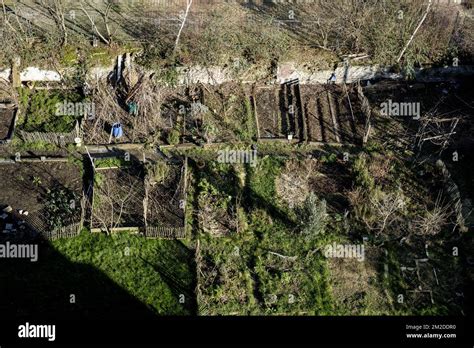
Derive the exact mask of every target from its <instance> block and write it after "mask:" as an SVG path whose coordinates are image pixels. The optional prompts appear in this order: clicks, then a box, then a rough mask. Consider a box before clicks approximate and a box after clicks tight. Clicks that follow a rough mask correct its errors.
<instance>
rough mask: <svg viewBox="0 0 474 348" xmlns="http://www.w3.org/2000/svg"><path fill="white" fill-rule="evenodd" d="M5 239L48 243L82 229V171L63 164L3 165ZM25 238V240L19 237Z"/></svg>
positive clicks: (2, 195) (2, 187) (0, 168)
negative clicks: (39, 238)
mask: <svg viewBox="0 0 474 348" xmlns="http://www.w3.org/2000/svg"><path fill="white" fill-rule="evenodd" d="M0 170H1V175H2V180H1V182H0V186H1V188H0V192H1V194H0V204H1V205H2V209H3V215H2V227H1V229H2V237H12V238H17V237H18V236H19V235H18V233H19V234H20V235H23V237H25V238H34V237H35V236H38V235H40V236H42V237H43V238H46V239H56V238H60V237H68V236H75V235H77V234H79V232H80V230H81V229H82V222H83V208H82V207H83V198H82V197H83V190H82V176H81V167H80V166H78V165H76V164H74V163H69V162H67V161H62V162H41V161H36V162H17V163H1V165H0ZM19 238H20V239H21V238H22V237H21V236H20V237H19Z"/></svg>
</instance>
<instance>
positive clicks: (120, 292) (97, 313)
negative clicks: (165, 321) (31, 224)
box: [0, 239, 156, 321]
mask: <svg viewBox="0 0 474 348" xmlns="http://www.w3.org/2000/svg"><path fill="white" fill-rule="evenodd" d="M28 243H31V241H28ZM34 243H37V244H38V245H39V246H38V250H39V255H38V261H37V262H30V260H26V259H0V266H1V267H0V313H1V314H2V317H3V318H8V319H10V320H12V319H17V320H25V319H26V320H34V319H36V320H41V321H45V320H61V319H94V320H101V319H106V320H117V319H119V320H120V319H127V320H135V319H152V318H154V317H155V316H156V313H154V311H153V310H152V309H151V308H148V307H147V306H146V305H145V304H143V303H142V302H140V301H139V300H137V299H136V298H134V297H133V296H132V295H130V294H129V293H128V292H127V291H126V290H124V289H123V288H121V287H120V286H119V285H117V284H116V283H115V282H114V281H112V280H111V279H110V278H109V277H108V276H107V275H106V274H104V273H103V272H102V271H100V270H97V269H96V268H94V267H92V266H90V265H87V264H82V263H75V262H71V261H69V260H68V259H67V258H65V257H64V256H63V255H62V254H61V253H59V252H58V251H56V250H55V249H54V248H53V247H52V245H51V244H50V243H49V242H48V241H46V240H43V239H36V240H35V241H34ZM72 295H74V296H75V303H70V300H71V296H72Z"/></svg>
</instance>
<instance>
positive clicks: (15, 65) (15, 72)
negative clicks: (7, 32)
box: [11, 56, 21, 88]
mask: <svg viewBox="0 0 474 348" xmlns="http://www.w3.org/2000/svg"><path fill="white" fill-rule="evenodd" d="M20 66H21V58H20V57H19V56H18V57H15V59H13V61H12V72H11V79H12V85H13V88H18V87H21V78H20Z"/></svg>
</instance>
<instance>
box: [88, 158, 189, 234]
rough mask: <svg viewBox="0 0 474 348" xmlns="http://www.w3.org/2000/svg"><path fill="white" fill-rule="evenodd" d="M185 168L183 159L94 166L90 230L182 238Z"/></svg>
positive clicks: (183, 232)
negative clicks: (131, 232)
mask: <svg viewBox="0 0 474 348" xmlns="http://www.w3.org/2000/svg"><path fill="white" fill-rule="evenodd" d="M97 163H98V162H96V164H97ZM155 168H158V169H155ZM186 168H187V165H186V160H182V159H171V160H169V161H168V160H162V161H160V162H147V163H141V162H138V161H133V162H130V163H128V164H127V163H125V164H123V163H122V164H121V165H118V166H106V167H101V166H100V165H98V166H97V165H96V168H95V171H94V188H93V195H92V208H91V209H92V210H91V212H92V214H91V230H92V231H93V232H107V233H110V232H118V231H133V232H137V233H141V234H143V235H144V236H146V237H149V238H170V239H171V238H184V237H185V206H186V196H185V195H186V173H187V169H186Z"/></svg>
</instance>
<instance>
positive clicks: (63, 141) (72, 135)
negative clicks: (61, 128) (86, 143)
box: [18, 122, 80, 146]
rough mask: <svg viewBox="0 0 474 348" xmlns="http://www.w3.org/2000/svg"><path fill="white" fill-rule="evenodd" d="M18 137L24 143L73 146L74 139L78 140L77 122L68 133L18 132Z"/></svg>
mask: <svg viewBox="0 0 474 348" xmlns="http://www.w3.org/2000/svg"><path fill="white" fill-rule="evenodd" d="M18 135H19V136H20V137H21V139H23V141H25V142H44V143H48V144H55V145H58V146H66V145H67V144H74V143H75V142H76V138H80V129H79V122H76V125H75V127H74V130H73V131H71V132H69V133H52V132H50V133H47V132H26V131H23V130H18Z"/></svg>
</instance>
